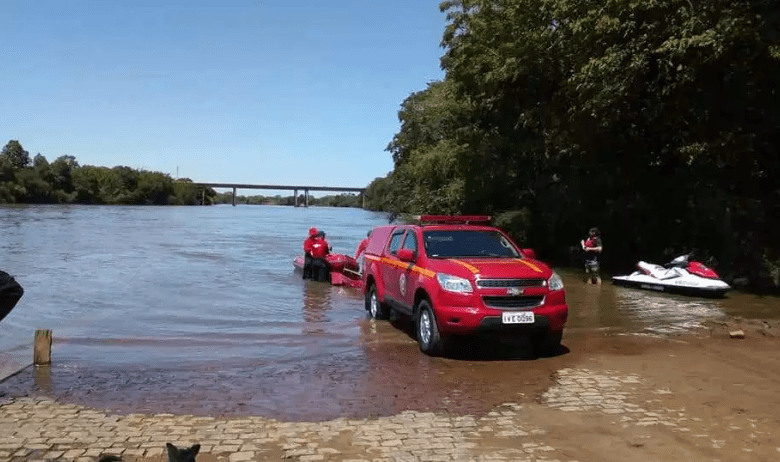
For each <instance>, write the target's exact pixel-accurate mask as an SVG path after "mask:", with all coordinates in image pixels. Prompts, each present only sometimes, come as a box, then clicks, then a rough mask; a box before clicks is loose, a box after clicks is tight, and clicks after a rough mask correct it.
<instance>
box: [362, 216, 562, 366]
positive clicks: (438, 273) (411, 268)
mask: <svg viewBox="0 0 780 462" xmlns="http://www.w3.org/2000/svg"><path fill="white" fill-rule="evenodd" d="M362 277H363V290H364V294H365V303H366V310H368V312H369V314H370V316H371V317H373V318H376V319H383V318H387V317H388V316H389V315H390V312H391V310H396V311H398V312H400V313H403V314H406V315H409V316H411V319H412V320H413V321H414V324H415V330H416V335H417V341H418V342H419V344H420V349H421V350H422V351H423V352H425V353H427V354H430V355H438V354H443V353H444V352H445V350H446V348H445V347H446V343H447V340H448V337H450V336H452V335H475V334H487V335H489V336H491V337H494V338H497V339H505V340H507V337H508V339H509V340H513V339H514V338H516V337H518V336H528V335H530V336H531V339H532V341H533V345H534V347H535V351H536V353H546V352H550V351H554V350H557V349H558V348H559V347H560V342H561V337H562V334H563V327H564V324H566V319H567V317H568V312H569V308H568V306H567V305H566V294H565V291H564V288H563V282H562V281H561V278H560V277H559V276H558V275H557V274H555V272H553V271H552V270H551V269H550V268H549V267H548V266H547V265H545V264H544V263H541V262H539V261H537V260H536V259H535V256H534V252H533V251H532V250H530V249H520V248H519V247H518V246H517V245H516V244H515V243H514V241H513V240H512V239H511V238H510V237H509V236H507V235H506V234H505V233H504V232H503V231H501V230H500V229H498V228H496V227H494V226H491V225H490V217H487V216H438V215H437V216H434V215H427V216H422V217H420V220H419V223H416V224H405V225H397V226H395V225H388V226H381V227H378V228H375V229H374V230H373V232H372V234H371V237H370V239H369V242H368V247H367V248H366V253H365V264H364V270H363V276H362Z"/></svg>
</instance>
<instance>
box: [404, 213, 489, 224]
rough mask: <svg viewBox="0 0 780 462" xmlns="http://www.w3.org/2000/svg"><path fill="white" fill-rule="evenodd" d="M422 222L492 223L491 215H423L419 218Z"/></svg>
mask: <svg viewBox="0 0 780 462" xmlns="http://www.w3.org/2000/svg"><path fill="white" fill-rule="evenodd" d="M417 219H418V220H419V221H420V222H421V223H439V224H455V223H458V224H467V225H468V224H477V223H480V224H490V221H491V220H492V217H491V216H490V215H421V216H420V217H418V218H417Z"/></svg>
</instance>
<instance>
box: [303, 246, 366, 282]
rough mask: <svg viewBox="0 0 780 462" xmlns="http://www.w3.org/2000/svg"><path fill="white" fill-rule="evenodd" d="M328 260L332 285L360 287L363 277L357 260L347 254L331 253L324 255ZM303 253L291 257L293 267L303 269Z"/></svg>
mask: <svg viewBox="0 0 780 462" xmlns="http://www.w3.org/2000/svg"><path fill="white" fill-rule="evenodd" d="M325 260H326V261H327V262H328V273H329V275H330V278H329V279H330V283H331V284H333V285H334V286H348V287H355V288H361V287H363V279H362V276H361V274H360V272H359V271H358V265H357V261H356V260H355V259H354V258H352V257H350V256H349V255H344V254H340V253H332V254H329V255H327V256H326V257H325ZM303 261H304V260H303V255H296V256H295V259H293V266H294V267H295V269H297V270H300V271H303Z"/></svg>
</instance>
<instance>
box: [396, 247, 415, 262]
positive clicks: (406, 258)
mask: <svg viewBox="0 0 780 462" xmlns="http://www.w3.org/2000/svg"><path fill="white" fill-rule="evenodd" d="M414 257H415V254H414V250H412V249H401V250H399V251H398V259H399V260H401V261H402V262H406V263H410V262H413V261H414Z"/></svg>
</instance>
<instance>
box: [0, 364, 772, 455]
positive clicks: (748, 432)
mask: <svg viewBox="0 0 780 462" xmlns="http://www.w3.org/2000/svg"><path fill="white" fill-rule="evenodd" d="M671 393H672V392H671V391H670V390H667V389H662V388H655V387H654V386H653V385H652V384H650V383H647V382H646V381H645V380H643V378H642V377H640V376H638V375H623V376H621V375H619V374H618V373H617V372H615V371H591V370H587V369H563V370H560V371H559V372H558V374H557V378H556V384H555V386H553V387H552V388H550V389H549V390H548V391H546V392H545V393H544V394H543V395H542V396H541V397H540V398H539V400H540V403H541V404H542V405H544V406H546V407H548V408H552V409H555V410H557V411H559V412H580V413H590V414H593V413H597V414H599V415H601V416H607V417H609V418H612V419H614V423H615V424H616V425H622V426H623V427H628V426H636V428H642V427H645V428H647V427H654V428H656V427H657V428H661V427H663V428H666V429H667V430H668V431H672V432H676V433H678V434H680V435H681V437H682V438H685V439H689V440H690V441H697V442H701V443H703V444H706V445H708V446H711V447H712V448H714V449H721V448H724V447H725V446H726V445H740V446H741V451H743V452H744V453H751V451H753V450H754V448H756V447H757V446H758V445H761V444H764V445H766V444H771V443H774V442H775V440H774V439H773V438H772V437H771V435H769V434H768V432H765V431H763V430H762V422H760V421H757V420H755V419H750V418H748V417H747V416H744V415H742V416H740V415H736V416H728V417H727V418H725V419H723V420H722V421H718V422H707V421H704V420H703V419H701V418H697V417H691V416H689V415H688V413H687V412H686V410H685V409H684V408H679V409H672V408H668V407H666V406H665V405H664V400H663V398H664V396H665V395H669V394H671ZM648 397H649V399H648ZM532 406H538V404H526V405H524V404H520V403H504V404H503V405H501V406H499V407H497V408H496V409H494V410H492V411H491V412H489V413H488V414H486V415H484V416H482V417H475V416H469V415H465V416H458V415H451V414H434V413H428V412H414V411H406V412H403V413H401V414H398V415H395V416H391V417H380V418H370V419H346V418H341V419H335V420H331V421H327V422H317V423H314V422H302V423H299V422H281V421H277V420H273V419H267V418H262V417H244V418H214V417H195V416H186V415H172V414H157V415H144V414H130V415H109V414H106V413H104V412H101V411H98V410H93V409H89V408H85V407H82V406H77V405H71V404H61V403H57V402H54V401H52V400H51V399H48V398H0V461H13V462H16V461H51V460H63V461H65V460H67V461H79V462H81V461H84V462H87V461H88V462H93V461H94V460H96V459H97V457H98V456H99V455H100V454H104V453H108V454H117V455H121V456H122V457H123V460H125V461H132V460H137V459H142V458H152V459H157V458H159V460H163V449H164V447H165V443H166V442H172V443H174V444H176V445H178V446H189V445H191V444H194V443H199V444H201V453H202V454H210V455H211V456H213V457H214V458H216V460H218V461H225V462H243V461H260V460H279V459H289V460H299V461H317V460H325V461H329V460H333V461H336V460H337V461H350V462H391V461H485V462H488V461H521V462H555V461H557V462H576V461H574V460H572V459H571V458H569V457H566V456H565V451H563V450H561V449H560V448H555V447H552V446H550V445H548V444H547V443H546V439H547V438H546V434H547V432H546V431H545V429H543V428H537V427H535V426H534V425H531V424H529V422H528V420H532V419H529V416H531V415H532V413H529V412H528V411H529V410H530V409H528V408H529V407H532ZM718 426H720V430H723V429H727V430H728V431H729V432H730V433H729V434H730V435H732V437H730V439H729V441H724V440H718V439H715V438H712V437H711V436H710V434H711V433H712V430H713V429H714V428H715V427H718ZM721 433H722V432H721ZM697 445H699V444H697ZM777 450H778V452H780V448H777Z"/></svg>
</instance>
